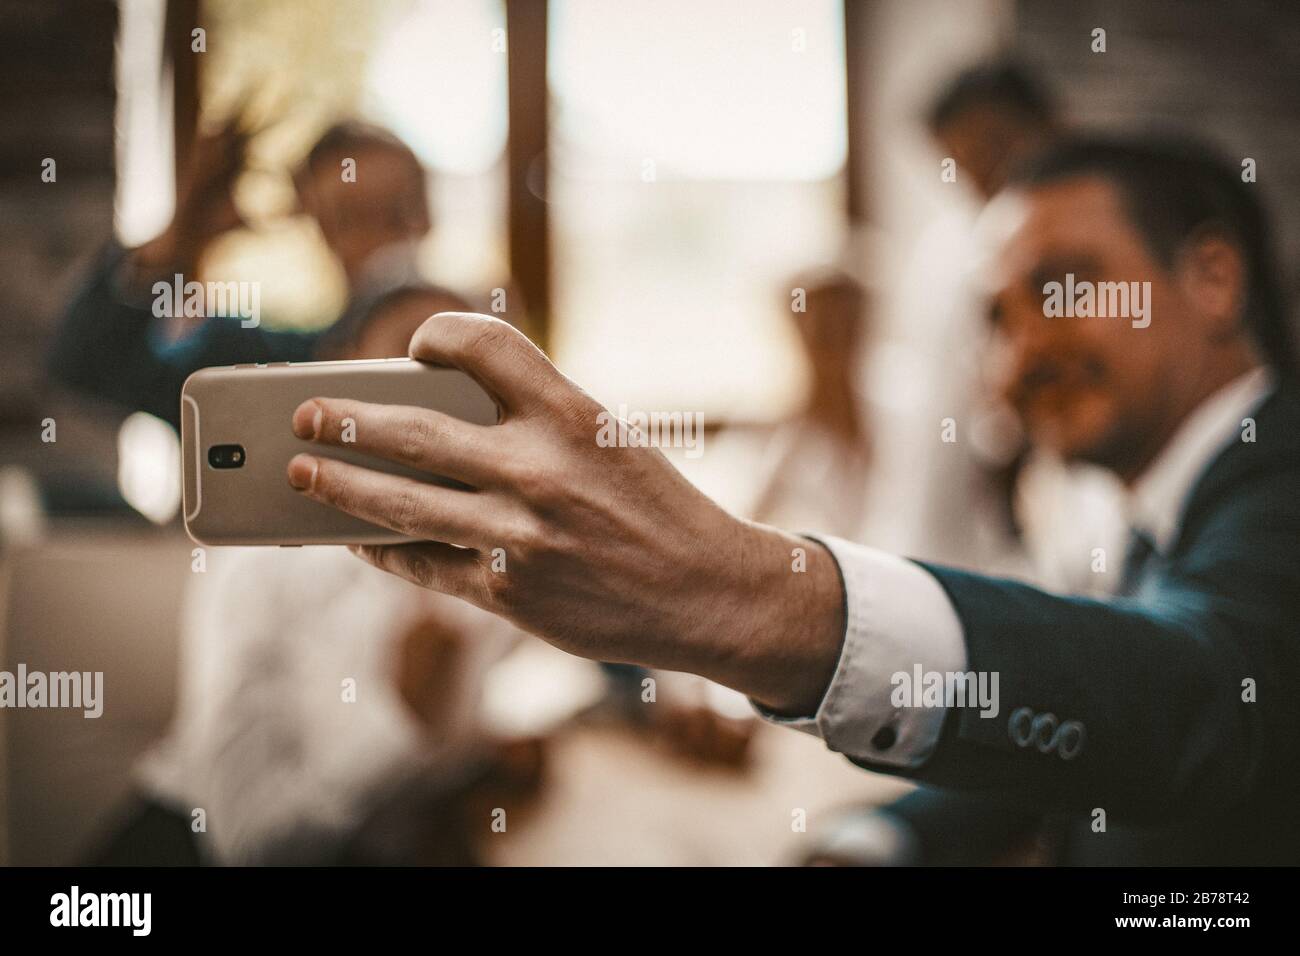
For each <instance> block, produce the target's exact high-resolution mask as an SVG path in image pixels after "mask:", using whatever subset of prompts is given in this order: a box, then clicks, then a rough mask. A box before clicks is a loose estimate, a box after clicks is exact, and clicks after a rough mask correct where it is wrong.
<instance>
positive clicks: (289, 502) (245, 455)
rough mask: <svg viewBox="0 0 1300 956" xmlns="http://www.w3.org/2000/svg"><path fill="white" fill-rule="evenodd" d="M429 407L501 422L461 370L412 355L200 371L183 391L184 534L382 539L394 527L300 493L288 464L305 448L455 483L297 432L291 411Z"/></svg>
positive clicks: (273, 541)
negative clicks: (339, 401) (355, 405)
mask: <svg viewBox="0 0 1300 956" xmlns="http://www.w3.org/2000/svg"><path fill="white" fill-rule="evenodd" d="M316 397H322V398H346V399H353V400H356V401H362V402H376V403H380V404H385V405H414V406H417V407H421V408H430V409H434V410H436V411H439V412H443V413H444V414H447V415H452V416H454V417H456V418H460V419H463V420H464V421H467V422H473V423H475V424H479V425H493V424H496V422H497V420H498V417H499V412H498V409H497V405H496V403H495V402H494V401H493V400H492V397H491V396H490V395H488V393H487V392H486V391H484V390H483V388H482V387H481V386H480V385H479V384H478V383H477V382H475V381H474V380H473V379H472V378H470V377H469V376H468V375H466V374H465V373H464V372H461V371H459V370H457V369H451V368H442V367H439V366H434V365H428V364H426V363H424V362H417V361H415V360H413V359H407V358H397V359H376V360H360V361H347V362H276V363H271V364H267V365H235V366H224V367H217V368H205V369H201V370H200V371H198V372H195V373H194V374H193V375H191V376H190V377H189V379H188V380H186V382H185V387H184V388H183V389H182V391H181V454H182V456H183V459H184V476H185V478H184V514H185V531H186V532H187V533H188V534H189V536H190V537H191V538H193V539H194V540H195V541H196V542H198V543H199V544H203V545H286V546H292V545H304V544H385V543H392V542H400V541H404V540H407V539H405V538H403V537H402V536H401V535H399V534H397V533H396V532H394V531H390V530H388V529H387V528H381V527H379V526H378V525H373V524H370V523H369V522H367V521H362V520H361V519H360V518H355V517H353V516H352V515H348V514H344V513H343V512H341V511H338V510H336V509H334V508H330V507H328V506H326V505H322V504H320V503H319V502H316V501H312V500H311V499H309V498H305V497H303V496H302V495H301V494H299V493H298V492H296V491H294V490H293V489H292V488H291V487H289V482H288V479H287V478H286V475H285V473H286V469H287V467H288V464H289V460H290V459H291V458H293V456H294V455H296V454H298V453H299V452H311V453H312V454H315V455H319V456H321V457H327V458H336V459H339V460H340V461H347V462H352V463H354V464H358V465H363V466H365V467H367V468H372V469H374V470H376V471H384V472H389V473H391V474H401V475H406V476H408V477H411V478H415V479H418V480H421V481H430V482H434V483H443V484H454V482H450V481H447V480H445V479H440V478H438V477H436V476H432V475H428V474H426V473H423V472H417V471H414V470H412V469H409V468H406V467H404V466H401V465H397V464H394V463H392V462H389V461H385V460H382V459H379V458H374V457H372V456H369V455H366V454H363V453H361V452H359V451H356V450H353V449H350V448H347V447H346V446H345V447H335V446H322V445H318V444H315V443H313V442H308V441H303V440H301V439H299V438H297V437H296V436H295V435H294V433H293V429H292V427H291V421H292V418H293V412H294V409H296V408H297V407H298V406H299V405H300V404H302V403H303V402H304V401H306V400H307V399H309V398H316Z"/></svg>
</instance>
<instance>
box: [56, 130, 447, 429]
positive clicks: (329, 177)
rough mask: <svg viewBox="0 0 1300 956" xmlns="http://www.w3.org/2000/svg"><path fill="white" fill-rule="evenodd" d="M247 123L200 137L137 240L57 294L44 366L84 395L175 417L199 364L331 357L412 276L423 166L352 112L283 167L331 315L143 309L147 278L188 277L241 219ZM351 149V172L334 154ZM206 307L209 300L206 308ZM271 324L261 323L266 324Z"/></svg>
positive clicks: (423, 232) (425, 215)
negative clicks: (161, 217)
mask: <svg viewBox="0 0 1300 956" xmlns="http://www.w3.org/2000/svg"><path fill="white" fill-rule="evenodd" d="M247 149H248V134H247V133H245V132H244V131H243V130H242V129H241V128H240V126H239V122H238V120H237V119H236V120H232V121H230V122H228V123H227V124H226V125H225V126H223V127H222V128H220V129H219V130H217V131H216V132H214V133H211V134H205V135H200V137H199V139H198V140H197V142H196V143H195V146H194V148H193V149H192V150H191V151H190V156H191V161H190V163H189V167H188V169H187V170H186V171H185V173H184V175H183V176H182V177H181V182H180V184H179V188H178V198H177V205H176V212H175V215H174V216H173V218H172V221H171V223H170V224H169V225H168V227H167V228H166V229H165V230H163V232H162V233H160V234H159V235H158V236H157V237H155V238H154V239H152V240H150V241H149V242H146V243H145V244H144V245H142V246H140V247H138V248H135V249H124V248H122V247H121V246H119V245H117V244H116V243H110V245H109V246H108V247H107V248H106V249H105V250H104V252H103V254H102V255H101V256H100V258H99V260H98V261H97V263H96V264H95V266H94V267H93V268H92V270H91V274H90V276H89V278H88V279H87V281H86V282H85V284H84V285H83V287H82V288H81V290H80V292H79V293H78V294H77V295H76V296H75V298H74V299H73V301H72V302H71V304H70V305H69V307H68V309H67V312H66V314H65V317H64V321H63V323H62V325H61V327H60V329H59V330H58V332H57V335H56V338H55V340H54V344H53V347H52V350H51V353H50V358H49V366H50V371H51V374H52V375H53V377H54V378H55V379H56V380H57V381H59V382H61V383H63V384H64V385H67V386H68V387H70V388H72V389H73V390H75V391H78V392H81V393H84V394H86V395H89V396H92V397H94V398H98V399H103V400H107V401H110V402H113V403H115V404H117V405H120V406H122V407H124V408H126V409H130V410H133V411H145V412H148V413H150V414H152V415H155V416H157V417H158V418H161V419H163V420H165V421H167V422H170V423H171V424H172V425H173V426H174V427H176V426H178V423H179V415H180V410H179V407H180V392H181V386H182V385H183V384H184V382H185V379H186V378H187V377H188V376H189V375H190V374H191V373H192V372H195V371H197V370H198V369H200V368H204V367H207V366H211V365H234V364H242V363H250V362H291V361H309V360H312V359H321V358H337V357H339V354H338V353H339V349H340V344H341V343H344V342H346V339H347V337H348V328H347V326H348V325H349V324H350V323H352V322H356V321H357V320H358V318H359V316H360V315H361V314H362V313H364V312H366V311H367V310H368V308H369V307H370V306H371V305H372V304H373V302H374V300H375V299H376V298H377V297H378V296H381V295H383V294H384V293H385V292H387V291H391V290H392V289H394V288H398V287H400V286H402V285H404V284H408V283H411V282H416V281H418V280H419V275H418V270H417V268H416V250H417V248H418V246H419V244H420V242H421V241H423V239H424V238H425V237H426V236H427V235H428V233H429V231H430V228H431V225H432V223H431V219H430V215H429V201H428V193H427V185H426V179H425V171H424V168H423V167H422V166H421V164H420V161H419V159H418V158H417V157H416V155H415V153H414V152H412V151H411V149H410V147H408V146H407V145H406V144H405V143H403V142H402V141H401V140H400V139H398V138H397V137H396V136H394V135H393V134H392V133H390V132H388V131H387V130H385V129H383V128H381V127H378V126H373V125H370V124H366V123H361V122H357V121H346V122H342V123H338V124H336V125H334V126H331V127H330V128H329V129H327V130H326V131H325V132H324V133H323V134H322V135H321V136H320V138H319V139H318V140H317V141H316V143H315V145H313V146H312V148H311V150H310V151H309V153H308V154H307V156H306V158H305V160H304V161H303V163H302V165H301V167H300V168H299V169H298V170H297V171H296V173H295V175H294V186H295V190H296V193H297V197H298V203H299V206H300V208H301V210H302V211H303V212H304V213H306V214H307V215H309V216H311V217H312V219H313V220H314V221H315V222H316V223H317V225H318V226H319V228H320V232H321V236H322V238H323V239H324V241H325V244H326V245H327V246H328V248H329V250H330V252H331V253H332V254H333V255H334V256H335V258H336V259H337V260H338V262H339V265H340V266H341V268H342V271H343V274H344V275H345V277H346V280H347V285H348V297H349V304H348V306H347V308H346V309H345V312H344V314H343V316H342V318H341V319H340V321H339V323H338V324H337V325H336V326H335V327H332V328H327V329H324V330H322V331H316V332H297V331H289V330H277V329H273V328H264V327H262V325H261V324H259V325H257V326H253V327H244V326H243V324H242V323H241V322H240V321H239V319H238V318H236V317H233V316H230V315H213V314H210V312H209V314H208V315H207V316H205V317H186V316H184V315H181V314H177V313H180V312H181V311H182V310H181V308H180V303H174V304H173V307H172V311H173V314H172V315H170V316H167V315H164V316H162V317H159V316H157V315H155V311H154V300H155V296H154V294H153V292H152V289H153V286H154V284H155V283H156V282H165V283H167V284H168V285H169V286H171V285H172V284H173V281H174V277H175V276H177V275H179V276H181V277H182V281H183V282H189V281H192V280H199V279H200V278H201V277H202V275H203V273H202V267H203V259H204V256H205V254H206V253H207V251H208V250H209V249H210V248H211V246H212V245H213V243H215V242H216V241H217V240H218V239H220V238H221V237H222V236H224V235H226V234H227V233H229V232H230V231H232V230H234V229H238V228H241V227H243V226H244V225H245V223H244V219H243V217H242V215H241V214H240V212H239V210H238V208H237V206H236V204H235V199H234V194H233V189H234V184H235V181H236V180H237V179H238V177H239V176H240V175H241V174H242V173H243V171H244V169H245V167H246V154H247ZM345 159H347V160H355V170H356V174H355V176H346V177H345V175H344V167H343V161H344V160H345ZM210 308H211V304H209V309H210ZM272 324H273V323H272Z"/></svg>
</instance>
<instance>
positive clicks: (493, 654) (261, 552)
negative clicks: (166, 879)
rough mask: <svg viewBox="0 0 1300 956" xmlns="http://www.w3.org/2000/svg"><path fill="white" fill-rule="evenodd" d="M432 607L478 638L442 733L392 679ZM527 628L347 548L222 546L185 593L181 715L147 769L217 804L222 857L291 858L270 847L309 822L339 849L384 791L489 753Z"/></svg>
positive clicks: (156, 787)
mask: <svg viewBox="0 0 1300 956" xmlns="http://www.w3.org/2000/svg"><path fill="white" fill-rule="evenodd" d="M428 616H436V617H437V618H438V619H439V620H440V621H442V622H443V623H445V624H446V625H447V626H448V627H449V628H451V629H452V630H453V631H455V632H457V633H459V634H461V635H463V636H464V637H465V638H466V640H465V642H464V650H463V653H462V655H461V658H460V665H461V670H460V671H459V678H460V679H459V680H457V681H456V682H455V683H454V686H453V689H452V691H451V693H452V695H453V699H452V700H451V701H450V702H449V705H448V708H447V712H446V716H445V721H444V723H443V725H442V726H440V727H438V728H437V729H436V734H435V733H431V732H430V731H429V729H428V728H426V727H424V726H423V725H421V724H420V723H419V722H418V721H417V720H416V718H415V717H414V715H413V714H412V713H411V712H410V711H409V709H408V707H407V706H406V704H405V702H404V701H403V700H402V698H401V696H400V694H399V693H398V691H397V689H396V687H395V684H394V679H393V678H394V673H395V671H396V669H397V661H396V657H397V654H398V650H399V648H398V642H399V640H400V638H401V637H402V636H403V635H404V633H405V631H406V629H407V628H408V627H409V626H410V625H412V624H413V623H415V622H416V621H417V620H419V619H420V618H423V617H428ZM517 636H518V632H517V631H515V630H514V628H512V627H511V626H510V625H508V624H506V623H505V622H504V621H502V620H500V619H499V618H496V617H494V616H493V615H490V614H488V613H486V612H484V611H480V610H478V609H477V608H474V607H471V606H470V605H468V604H465V603H463V602H461V601H458V600H456V599H455V598H450V597H446V596H444V595H441V594H436V593H434V592H432V591H426V590H423V589H420V588H416V587H414V586H412V585H410V584H408V583H407V582H405V581H403V580H400V579H398V578H395V577H392V576H391V575H388V574H385V573H384V572H382V571H379V570H378V569H376V568H373V567H371V566H370V565H368V564H366V563H365V562H364V561H360V560H358V559H357V558H355V557H353V556H352V555H350V554H348V552H347V551H346V550H345V549H343V548H295V549H292V550H286V549H281V548H239V549H213V550H210V551H209V552H208V566H207V570H206V573H204V574H196V575H194V580H193V582H192V586H191V588H190V589H189V592H188V593H187V595H186V602H185V608H184V611H183V621H182V633H181V686H180V695H179V702H178V708H177V713H176V716H175V718H174V720H173V725H172V727H171V730H170V732H169V734H168V736H167V738H166V739H165V740H164V741H163V742H162V743H161V744H160V745H159V746H158V747H157V748H155V749H154V750H153V751H152V752H151V753H150V754H148V755H147V756H146V758H145V759H144V760H143V761H142V764H141V765H140V767H138V768H137V779H138V780H139V781H140V783H141V785H142V786H143V788H144V789H145V791H146V792H147V793H149V794H150V795H151V796H153V797H154V798H156V799H158V800H159V801H161V802H162V803H164V804H166V805H168V806H170V807H173V808H175V809H177V810H178V811H180V812H181V813H182V814H183V815H184V816H185V817H186V818H190V817H191V815H192V813H193V811H194V810H196V809H200V808H201V809H203V810H204V813H205V816H206V824H207V831H206V832H207V834H209V836H210V841H209V840H200V845H201V847H202V848H203V849H204V850H205V852H206V853H207V854H208V856H209V857H210V858H212V859H214V860H216V861H218V862H222V863H249V862H259V861H262V860H265V859H275V861H276V862H286V860H284V859H282V858H279V857H270V856H268V854H269V853H272V852H277V853H278V852H282V851H280V850H276V849H275V848H276V847H282V846H283V845H284V843H285V841H286V840H289V839H296V838H298V837H300V836H301V835H304V834H306V835H309V837H310V839H309V840H308V841H307V842H309V843H310V844H311V845H312V846H313V847H314V848H315V849H313V851H312V852H316V850H319V851H320V852H321V853H323V854H326V855H327V854H328V852H329V851H330V850H331V849H333V848H334V847H335V846H336V844H338V843H340V842H341V841H343V840H346V839H347V838H348V836H349V835H350V834H351V833H352V832H353V830H354V829H355V828H356V827H357V826H358V825H359V824H361V823H362V822H363V821H364V819H365V817H366V814H367V813H368V812H369V811H370V810H371V809H373V808H374V806H375V804H376V803H377V802H378V801H379V800H381V799H382V798H383V797H384V795H386V794H390V793H392V792H394V791H395V790H398V789H400V788H401V787H403V786H407V785H415V784H417V783H418V784H422V785H429V784H432V785H433V786H435V787H436V786H438V785H439V784H440V783H441V782H452V781H454V780H456V779H457V777H458V775H459V774H460V773H461V772H462V771H463V770H464V768H465V766H466V764H467V762H468V761H470V760H472V759H474V757H475V756H476V755H477V754H478V753H479V752H480V749H479V748H480V747H481V741H482V731H481V727H480V725H479V700H478V698H479V691H480V688H481V687H482V683H483V677H484V675H485V674H486V671H487V669H488V668H489V667H491V666H492V664H493V663H494V662H495V661H496V660H497V659H498V658H499V657H500V656H501V655H503V654H504V653H505V652H506V651H507V650H509V649H510V647H511V646H512V645H513V644H514V642H515V640H516V639H517ZM326 858H327V856H326ZM313 861H315V858H310V859H309V858H304V859H302V860H297V862H313Z"/></svg>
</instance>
